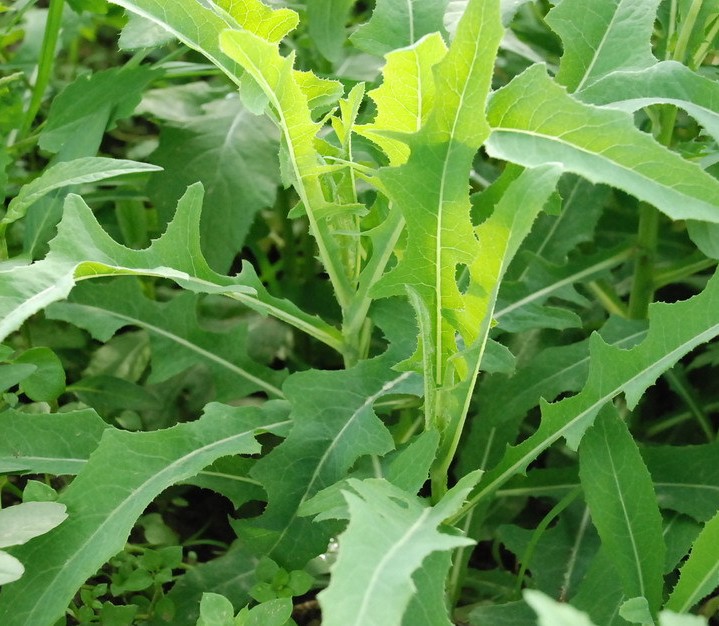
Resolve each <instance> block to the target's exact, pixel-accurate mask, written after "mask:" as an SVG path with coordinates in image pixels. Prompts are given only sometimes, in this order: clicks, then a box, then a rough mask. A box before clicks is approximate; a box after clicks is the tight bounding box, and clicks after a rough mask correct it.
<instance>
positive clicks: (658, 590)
mask: <svg viewBox="0 0 719 626" xmlns="http://www.w3.org/2000/svg"><path fill="white" fill-rule="evenodd" d="M579 477H580V479H581V482H582V488H583V490H584V496H585V499H586V502H587V504H588V505H589V509H590V511H591V513H592V522H593V523H594V525H595V526H596V528H597V530H598V531H599V536H600V537H601V539H602V545H603V546H604V547H605V549H606V551H607V554H608V555H609V557H610V558H611V559H612V561H613V562H614V566H615V568H616V570H617V572H618V574H619V576H620V578H621V579H622V583H623V584H622V586H623V591H624V594H625V595H626V596H627V597H629V598H635V597H640V596H641V597H643V598H646V601H647V602H648V605H649V610H650V611H651V613H652V614H656V612H657V611H658V610H659V608H660V605H661V603H662V590H663V586H664V580H663V577H662V572H663V569H664V553H665V551H666V548H665V545H664V540H663V538H662V518H661V515H660V514H659V507H658V505H657V500H656V496H655V495H654V489H653V487H652V479H651V476H650V475H649V471H648V470H647V467H646V465H644V461H643V460H642V457H641V455H640V454H639V449H638V448H637V445H636V443H635V442H634V439H633V437H632V435H631V434H630V432H629V430H628V429H627V427H626V425H625V424H624V422H622V421H621V419H620V417H619V415H618V413H617V411H616V409H614V407H608V408H607V409H605V410H603V411H601V412H600V413H599V415H598V416H597V419H596V420H595V421H594V426H592V427H591V428H590V429H588V430H587V432H586V434H585V435H584V437H583V438H582V443H581V445H580V446H579ZM623 617H625V619H626V616H623Z"/></svg>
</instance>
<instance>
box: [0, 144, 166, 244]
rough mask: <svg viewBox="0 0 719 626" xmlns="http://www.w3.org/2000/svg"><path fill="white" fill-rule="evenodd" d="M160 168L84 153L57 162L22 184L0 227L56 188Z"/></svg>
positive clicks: (16, 218) (0, 222)
mask: <svg viewBox="0 0 719 626" xmlns="http://www.w3.org/2000/svg"><path fill="white" fill-rule="evenodd" d="M161 169H162V168H161V167H158V166H156V165H150V164H149V163H140V162H138V161H126V160H123V159H108V158H105V157H85V158H81V159H75V160H73V161H62V162H60V163H56V164H55V165H52V166H50V167H49V168H48V169H46V170H45V171H44V172H43V173H42V174H41V175H40V176H38V177H37V178H36V179H35V180H33V181H32V182H31V183H28V184H27V185H23V186H22V187H21V188H20V192H19V193H18V194H17V195H16V196H15V197H14V198H13V199H12V200H11V201H10V204H9V205H8V210H7V213H6V214H5V216H4V217H3V218H2V220H1V221H0V227H1V228H3V230H4V229H5V228H6V226H7V224H11V223H12V222H14V221H16V220H19V219H20V218H21V217H24V216H25V213H27V210H28V209H29V208H30V207H31V206H32V205H33V204H34V203H35V202H37V201H38V200H40V198H43V197H44V196H46V195H47V194H49V193H50V192H51V191H54V190H55V189H62V188H63V187H70V186H71V185H80V184H83V183H96V182H98V181H100V180H106V179H108V178H115V177H117V176H123V175H125V174H134V173H137V172H157V171H159V170H161Z"/></svg>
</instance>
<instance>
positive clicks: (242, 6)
mask: <svg viewBox="0 0 719 626" xmlns="http://www.w3.org/2000/svg"><path fill="white" fill-rule="evenodd" d="M216 4H217V5H218V6H219V7H222V8H223V9H224V10H226V11H227V12H228V13H229V14H230V15H231V16H232V18H233V19H235V20H236V21H237V23H238V24H239V25H240V26H241V27H242V28H244V29H245V30H248V31H250V32H251V33H254V34H255V35H257V36H258V37H262V39H266V40H267V41H269V42H271V43H279V42H280V41H281V40H282V39H283V38H284V37H285V36H286V35H287V34H288V33H289V32H290V31H292V30H294V29H295V28H296V26H297V24H298V22H299V16H298V15H297V13H296V12H295V11H293V10H292V9H287V8H279V9H272V8H270V7H268V6H267V5H266V4H264V3H263V2H261V0H218V1H217V2H216Z"/></svg>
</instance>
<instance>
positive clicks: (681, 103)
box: [577, 61, 719, 141]
mask: <svg viewBox="0 0 719 626" xmlns="http://www.w3.org/2000/svg"><path fill="white" fill-rule="evenodd" d="M577 97H579V98H581V99H582V100H583V101H584V102H591V103H592V104H598V105H606V106H609V107H611V108H613V109H620V110H622V111H629V112H634V111H636V110H638V109H641V108H643V107H647V106H650V105H652V104H673V105H675V106H677V107H679V108H682V109H684V110H685V111H686V112H687V113H689V115H691V116H692V117H693V118H694V119H695V120H696V121H697V122H699V123H700V124H701V125H702V126H703V127H704V129H705V130H706V131H707V133H709V134H710V135H711V136H712V137H713V138H714V139H715V140H717V141H719V84H717V83H716V81H713V80H710V79H708V78H706V77H704V76H702V75H701V74H698V73H697V72H693V71H692V70H690V69H689V68H688V67H687V66H686V65H682V64H681V63H676V62H674V61H663V62H661V63H656V64H655V65H653V66H652V67H649V68H646V69H641V70H635V71H621V72H612V73H611V74H608V75H607V76H605V77H604V78H602V79H601V80H599V81H597V82H596V83H595V84H593V85H592V86H591V87H588V88H587V89H585V90H583V91H581V92H580V93H578V94H577Z"/></svg>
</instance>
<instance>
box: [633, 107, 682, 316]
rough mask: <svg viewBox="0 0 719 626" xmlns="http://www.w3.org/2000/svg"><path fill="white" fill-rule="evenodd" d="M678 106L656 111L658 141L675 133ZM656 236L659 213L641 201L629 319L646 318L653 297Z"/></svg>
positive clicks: (668, 141) (664, 142) (668, 139)
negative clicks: (657, 117)
mask: <svg viewBox="0 0 719 626" xmlns="http://www.w3.org/2000/svg"><path fill="white" fill-rule="evenodd" d="M676 117H677V109H676V107H674V106H663V107H662V108H661V110H660V113H659V121H658V124H657V126H658V128H657V132H656V135H657V141H658V142H659V143H661V144H662V145H664V146H667V147H668V146H669V145H670V144H671V142H672V136H673V133H674V123H675V121H676ZM658 239H659V212H658V211H657V210H656V209H655V208H654V207H653V206H651V205H650V204H646V203H642V204H641V205H640V209H639V229H638V232H637V259H636V262H635V265H634V277H633V279H632V291H631V294H630V295H629V308H628V311H627V313H628V315H629V317H630V318H632V319H646V317H647V314H648V312H649V305H650V304H651V303H652V301H653V300H654V290H655V289H656V284H655V281H654V262H655V260H656V253H657V242H658Z"/></svg>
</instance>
